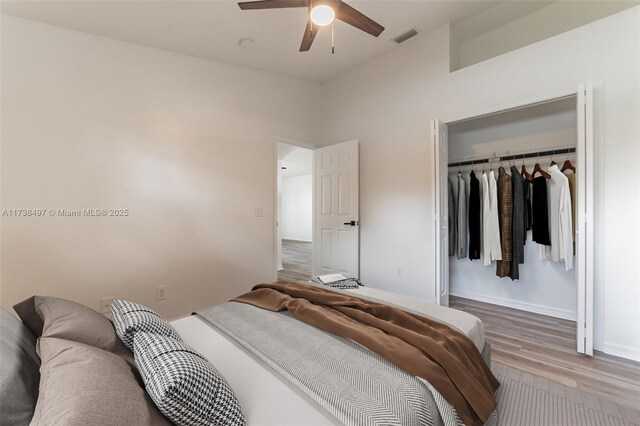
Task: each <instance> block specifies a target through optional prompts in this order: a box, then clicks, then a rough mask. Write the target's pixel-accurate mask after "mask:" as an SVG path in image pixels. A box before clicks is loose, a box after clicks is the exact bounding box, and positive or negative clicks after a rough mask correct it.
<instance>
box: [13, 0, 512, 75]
mask: <svg viewBox="0 0 640 426" xmlns="http://www.w3.org/2000/svg"><path fill="white" fill-rule="evenodd" d="M500 3H502V2H500V1H485V0H472V1H463V0H450V1H431V0H422V1H403V0H387V1H372V0H368V1H367V0H359V1H358V0H354V1H349V4H350V5H352V6H353V7H355V8H356V9H358V10H360V11H361V12H363V13H365V14H366V15H368V16H370V17H371V18H372V19H374V20H376V21H378V22H379V23H380V24H382V25H383V26H385V27H386V30H385V31H384V32H383V33H382V35H380V37H379V38H375V37H372V36H370V35H368V34H366V33H364V32H362V31H359V30H357V29H355V28H353V27H351V26H350V25H347V24H345V23H342V22H338V23H337V24H336V28H335V32H336V34H335V38H336V41H335V43H336V53H335V54H334V55H332V54H331V46H330V44H331V37H330V30H329V29H328V28H325V29H322V30H321V32H320V34H318V36H317V37H316V40H315V42H314V44H313V46H312V48H311V51H310V52H307V53H299V52H298V48H299V47H300V41H301V39H302V34H303V31H304V27H305V23H306V18H307V15H306V13H307V12H306V9H304V8H296V9H278V10H262V11H241V10H240V8H239V7H238V6H237V4H236V2H234V1H227V0H218V1H186V0H173V1H149V0H143V1H97V0H85V1H55V0H53V1H52V0H49V1H3V2H2V4H1V7H2V12H3V13H7V14H10V15H15V16H19V17H22V18H25V19H31V20H35V21H40V22H44V23H48V24H52V25H57V26H61V27H65V28H69V29H73V30H77V31H83V32H87V33H91V34H96V35H100V36H104V37H110V38H114V39H118V40H122V41H127V42H131V43H137V44H142V45H145V46H151V47H155V48H158V49H164V50H168V51H172V52H178V53H183V54H186V55H191V56H196V57H201V58H206V59H212V60H215V61H220V62H225V63H230V64H236V65H241V66H246V67H251V68H257V69H261V70H265V71H269V72H273V73H277V74H283V75H288V76H292V77H297V78H301V79H305V80H311V81H316V82H324V81H326V80H329V79H331V78H332V77H335V76H337V75H339V74H341V73H343V72H345V71H347V70H349V69H351V68H353V67H355V66H357V65H359V64H361V63H364V62H366V61H368V60H370V59H372V58H374V57H376V56H378V55H381V54H382V53H384V52H386V51H388V50H390V49H393V48H394V47H396V46H397V44H396V43H394V42H392V41H391V39H392V38H394V37H396V36H398V35H400V34H402V33H404V32H405V31H407V30H409V29H411V28H414V27H415V28H417V29H419V30H420V31H421V32H427V31H429V30H431V29H434V28H437V27H439V26H441V25H444V24H446V23H447V22H458V21H462V20H465V19H468V18H470V17H473V16H475V15H477V14H479V13H481V12H483V11H486V10H487V9H489V8H491V7H493V6H496V5H498V4H500ZM507 3H520V2H507ZM244 38H250V39H252V40H254V42H255V43H254V45H253V46H252V48H249V49H246V50H243V49H240V48H239V45H238V42H239V41H240V40H241V39H244Z"/></svg>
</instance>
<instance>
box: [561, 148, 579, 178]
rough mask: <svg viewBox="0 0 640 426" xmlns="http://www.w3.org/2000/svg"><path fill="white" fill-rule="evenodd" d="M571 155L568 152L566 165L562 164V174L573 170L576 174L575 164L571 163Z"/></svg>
mask: <svg viewBox="0 0 640 426" xmlns="http://www.w3.org/2000/svg"><path fill="white" fill-rule="evenodd" d="M568 157H569V153H568V152H567V159H566V160H564V164H562V169H560V171H561V172H562V173H564V171H565V170H571V171H572V172H573V173H575V172H576V168H575V167H574V166H573V164H571V161H570V160H569V158H568Z"/></svg>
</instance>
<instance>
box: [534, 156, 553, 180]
mask: <svg viewBox="0 0 640 426" xmlns="http://www.w3.org/2000/svg"><path fill="white" fill-rule="evenodd" d="M536 173H540V175H541V176H542V177H544V178H545V179H551V175H550V174H549V173H547V172H545V171H544V170H542V167H540V153H538V161H537V162H536V165H535V166H534V167H533V174H532V175H531V176H532V177H535V176H536Z"/></svg>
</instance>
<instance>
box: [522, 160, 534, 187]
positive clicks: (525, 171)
mask: <svg viewBox="0 0 640 426" xmlns="http://www.w3.org/2000/svg"><path fill="white" fill-rule="evenodd" d="M520 174H521V175H522V176H524V178H525V179H526V180H528V181H529V182H531V181H532V180H533V176H531V173H529V172H528V171H527V166H525V165H524V154H522V168H521V169H520Z"/></svg>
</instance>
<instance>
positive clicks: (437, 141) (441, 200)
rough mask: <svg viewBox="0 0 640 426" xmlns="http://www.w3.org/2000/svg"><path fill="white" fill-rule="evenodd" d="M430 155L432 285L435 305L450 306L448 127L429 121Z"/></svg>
mask: <svg viewBox="0 0 640 426" xmlns="http://www.w3.org/2000/svg"><path fill="white" fill-rule="evenodd" d="M431 145H432V146H431V148H432V149H431V152H432V153H433V170H434V171H435V173H434V174H435V175H434V177H433V182H434V185H433V194H434V197H435V209H434V217H435V218H436V221H435V233H436V235H435V237H436V238H435V242H436V247H435V253H436V261H435V268H434V270H435V282H436V303H438V304H439V305H443V306H449V257H448V255H449V186H448V184H447V179H448V176H447V175H448V172H449V169H448V168H449V165H448V161H449V150H448V141H447V125H446V124H444V123H443V122H442V121H440V120H433V121H432V122H431Z"/></svg>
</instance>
